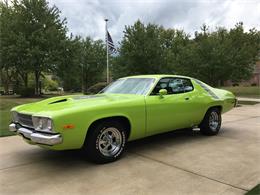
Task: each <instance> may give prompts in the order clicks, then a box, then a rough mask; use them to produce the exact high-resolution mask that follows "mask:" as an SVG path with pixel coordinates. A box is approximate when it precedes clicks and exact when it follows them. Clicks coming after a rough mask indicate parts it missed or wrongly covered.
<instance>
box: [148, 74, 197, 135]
mask: <svg viewBox="0 0 260 195" xmlns="http://www.w3.org/2000/svg"><path fill="white" fill-rule="evenodd" d="M160 89H166V90H167V95H164V96H162V97H161V96H160V95H159V94H158V93H159V90H160ZM193 96H194V87H193V85H192V83H191V81H190V79H187V78H177V77H166V78H162V79H160V80H159V82H158V83H157V84H156V86H155V88H154V90H153V91H152V93H151V94H150V95H149V96H147V97H146V134H147V135H152V134H156V133H160V132H165V131H171V130H174V129H179V128H185V127H190V126H192V125H193V124H192V116H193V115H194V114H195V112H196V111H194V110H193V108H192V99H193Z"/></svg>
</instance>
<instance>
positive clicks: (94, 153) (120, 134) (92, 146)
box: [83, 120, 126, 164]
mask: <svg viewBox="0 0 260 195" xmlns="http://www.w3.org/2000/svg"><path fill="white" fill-rule="evenodd" d="M89 131H90V132H89V135H88V136H87V139H86V141H85V144H84V148H83V149H84V150H85V151H86V153H87V155H88V157H89V159H90V160H91V161H93V162H95V163H99V164H103V163H109V162H113V161H115V160H117V159H119V158H120V157H121V155H122V154H123V152H124V148H125V144H126V132H125V129H124V126H123V125H122V124H121V123H120V122H118V121H109V120H108V121H103V122H101V123H100V124H98V125H95V126H94V127H92V128H91V129H89Z"/></svg>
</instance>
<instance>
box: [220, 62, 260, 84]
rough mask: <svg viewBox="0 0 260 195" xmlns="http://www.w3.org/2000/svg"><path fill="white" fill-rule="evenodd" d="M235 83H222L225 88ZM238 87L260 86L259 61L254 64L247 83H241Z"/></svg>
mask: <svg viewBox="0 0 260 195" xmlns="http://www.w3.org/2000/svg"><path fill="white" fill-rule="evenodd" d="M233 84H235V83H232V81H230V80H228V81H226V82H224V85H225V86H232V85H233ZM238 84H239V86H260V60H259V61H257V62H256V65H255V68H254V71H253V74H252V77H251V78H250V79H249V80H247V81H241V82H240V83H238Z"/></svg>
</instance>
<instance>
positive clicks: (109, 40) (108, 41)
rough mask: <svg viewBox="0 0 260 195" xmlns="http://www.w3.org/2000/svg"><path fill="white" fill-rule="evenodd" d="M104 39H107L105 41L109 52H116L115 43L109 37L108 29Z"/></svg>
mask: <svg viewBox="0 0 260 195" xmlns="http://www.w3.org/2000/svg"><path fill="white" fill-rule="evenodd" d="M106 39H107V40H106V41H107V44H108V49H109V51H110V53H115V52H116V48H115V45H114V43H113V40H112V37H111V35H110V34H109V32H108V31H107V37H106Z"/></svg>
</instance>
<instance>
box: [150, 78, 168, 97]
mask: <svg viewBox="0 0 260 195" xmlns="http://www.w3.org/2000/svg"><path fill="white" fill-rule="evenodd" d="M170 79H171V78H162V79H161V80H160V81H159V82H158V83H157V84H156V86H155V88H154V89H153V91H152V93H151V95H158V93H159V91H160V90H161V89H166V90H167V91H168V89H167V88H168V83H169V81H170Z"/></svg>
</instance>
